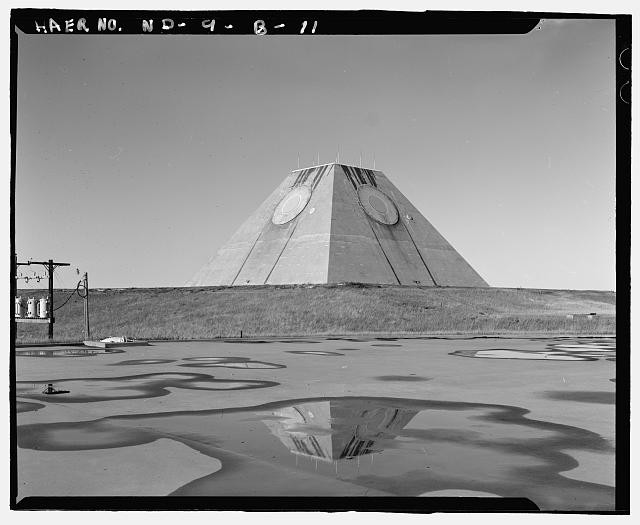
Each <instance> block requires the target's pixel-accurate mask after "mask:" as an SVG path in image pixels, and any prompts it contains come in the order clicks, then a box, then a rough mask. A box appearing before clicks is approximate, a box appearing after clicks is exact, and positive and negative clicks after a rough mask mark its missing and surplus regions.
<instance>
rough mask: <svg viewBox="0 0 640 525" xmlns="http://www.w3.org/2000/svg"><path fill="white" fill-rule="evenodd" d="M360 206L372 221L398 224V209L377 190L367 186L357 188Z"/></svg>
mask: <svg viewBox="0 0 640 525" xmlns="http://www.w3.org/2000/svg"><path fill="white" fill-rule="evenodd" d="M358 199H360V204H362V207H363V208H364V211H365V212H367V215H368V216H369V217H371V218H372V219H374V220H376V221H378V222H380V223H382V224H389V225H392V224H395V223H396V222H398V209H397V208H396V206H395V204H393V202H392V201H391V199H390V198H389V197H387V196H386V195H385V194H384V193H382V192H381V191H380V190H379V189H377V188H374V187H373V186H369V185H368V184H366V185H364V186H360V187H359V188H358Z"/></svg>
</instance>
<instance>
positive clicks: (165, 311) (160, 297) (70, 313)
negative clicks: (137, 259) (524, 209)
mask: <svg viewBox="0 0 640 525" xmlns="http://www.w3.org/2000/svg"><path fill="white" fill-rule="evenodd" d="M71 292H72V291H71V290H56V293H55V300H54V302H55V305H56V307H57V306H58V305H61V304H62V303H63V302H64V300H65V299H66V298H67V297H68V296H69V295H70V294H71ZM19 295H22V296H23V297H40V296H44V295H46V293H45V291H44V290H43V291H34V290H29V291H27V290H21V291H20V292H19ZM89 300H90V317H91V331H92V333H91V335H92V338H103V337H108V336H118V335H126V336H129V337H136V338H143V339H160V340H162V339H165V340H167V339H185V340H186V339H210V338H217V337H225V338H228V337H238V336H239V335H240V331H241V330H242V332H243V335H244V336H245V337H252V336H259V337H266V336H315V335H318V336H320V335H324V336H327V335H356V334H378V335H442V334H449V335H453V334H461V335H518V334H521V335H531V334H550V335H552V334H567V335H572V334H577V335H579V334H585V335H586V334H615V331H616V316H615V308H616V294H615V292H607V291H580V290H534V289H513V288H427V287H425V288H415V287H404V286H378V285H358V284H346V285H306V286H247V287H239V288H225V287H198V288H127V289H96V290H91V292H90V299H89ZM590 312H595V313H597V316H595V318H592V319H587V318H568V317H567V316H568V315H570V314H586V313H590ZM55 319H56V323H55V329H54V333H55V339H56V341H61V342H62V341H64V342H70V341H81V340H82V339H83V306H82V300H81V299H80V298H79V297H77V296H74V297H73V298H72V299H71V300H70V301H69V302H68V303H67V304H66V305H65V306H63V307H61V308H60V309H59V310H57V311H56V312H55ZM17 340H18V343H26V342H39V341H46V340H47V327H46V325H35V324H26V323H19V324H18V325H17Z"/></svg>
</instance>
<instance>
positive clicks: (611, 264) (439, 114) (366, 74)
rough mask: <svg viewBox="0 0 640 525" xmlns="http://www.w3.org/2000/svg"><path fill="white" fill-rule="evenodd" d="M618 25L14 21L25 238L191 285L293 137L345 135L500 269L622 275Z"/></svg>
mask: <svg viewBox="0 0 640 525" xmlns="http://www.w3.org/2000/svg"><path fill="white" fill-rule="evenodd" d="M614 31H615V28H614V22H613V21H608V20H591V21H590V20H571V21H563V22H557V21H546V22H544V23H543V24H542V25H541V27H540V28H539V29H537V30H534V31H533V32H531V33H530V34H528V35H518V36H515V35H509V36H378V37H376V36H340V37H323V36H319V35H316V36H313V37H311V36H308V37H287V36H267V37H257V36H226V35H225V36H209V35H207V36H159V35H158V36H152V35H145V36H123V35H118V36H109V35H100V36H98V35H93V36H80V35H59V36H55V37H48V38H47V37H44V36H37V35H22V34H21V35H20V36H19V56H18V123H17V171H16V177H17V182H16V247H17V252H18V257H19V259H20V260H24V259H27V258H34V259H48V258H50V257H52V258H55V259H56V260H61V261H65V262H70V263H72V265H73V268H76V267H78V268H80V270H81V271H83V272H84V271H87V272H89V278H90V284H91V285H92V286H93V287H126V286H138V287H146V286H181V285H183V284H184V283H185V281H187V280H188V279H189V278H190V277H191V276H192V275H193V274H194V273H195V272H196V271H197V270H198V269H199V268H200V267H201V266H202V265H203V264H205V262H206V261H207V259H208V257H209V256H210V255H212V254H213V253H215V251H216V250H217V249H218V248H220V247H221V246H222V244H223V243H224V242H225V241H226V240H227V239H228V237H229V236H230V235H231V234H232V233H233V232H234V231H235V229H236V228H237V227H238V226H239V225H240V224H241V223H242V221H243V220H244V219H245V218H246V217H247V216H248V215H249V214H250V213H251V212H252V211H253V210H254V209H255V208H256V207H257V206H259V204H260V203H261V202H262V201H263V200H264V198H266V196H267V195H268V194H269V193H270V192H271V191H272V190H273V189H274V188H275V187H276V186H277V185H278V184H279V183H280V182H281V180H282V179H283V178H284V177H285V176H286V175H287V173H288V172H289V171H290V170H291V169H295V168H296V167H297V155H298V153H299V155H300V165H301V167H302V166H305V165H311V164H315V163H316V161H315V158H316V155H317V154H318V153H319V155H320V161H321V162H329V161H332V160H333V159H334V158H335V155H336V149H337V147H338V145H339V147H340V159H341V161H342V162H345V163H352V164H358V162H359V156H360V152H361V151H362V154H363V165H364V166H371V165H372V164H373V161H372V159H373V155H374V153H375V159H376V167H377V168H378V169H381V170H383V171H384V172H385V174H386V175H387V176H388V177H389V178H390V179H391V180H392V181H393V182H394V184H395V185H396V186H397V187H398V188H399V189H400V190H401V191H402V192H403V193H404V194H405V195H406V196H407V197H408V198H409V199H411V200H412V202H413V203H414V204H415V205H416V206H417V208H418V209H420V210H421V211H422V213H423V214H424V215H425V217H426V218H427V219H429V220H430V221H431V222H432V223H433V224H434V226H435V227H436V228H437V229H438V230H439V231H440V232H441V233H442V234H443V235H444V236H445V237H446V238H447V239H448V240H449V242H450V243H451V244H452V245H453V246H454V247H455V248H456V249H457V250H458V251H459V252H460V253H461V254H462V255H463V256H464V257H465V258H466V259H467V261H468V262H469V263H470V264H471V265H472V266H473V267H474V268H475V269H476V270H477V271H478V272H479V273H480V274H481V275H482V277H484V279H485V280H487V281H488V282H489V284H491V285H493V286H523V287H542V288H579V289H615V250H614V248H615V191H614V190H615V84H614V78H615V77H614V71H615V70H614V67H615V52H614V49H615V48H614ZM65 272H66V273H65ZM59 275H60V278H61V281H59V282H57V283H56V284H57V285H66V286H72V285H74V284H75V280H76V279H75V275H72V273H71V270H62V271H60V273H59ZM20 286H22V284H20ZM40 286H41V284H40Z"/></svg>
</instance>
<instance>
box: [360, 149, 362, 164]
mask: <svg viewBox="0 0 640 525" xmlns="http://www.w3.org/2000/svg"><path fill="white" fill-rule="evenodd" d="M360 167H361V168H362V150H360Z"/></svg>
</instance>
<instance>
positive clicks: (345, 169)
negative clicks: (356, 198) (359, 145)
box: [343, 166, 358, 191]
mask: <svg viewBox="0 0 640 525" xmlns="http://www.w3.org/2000/svg"><path fill="white" fill-rule="evenodd" d="M343 168H344V169H343V171H344V174H345V175H346V176H347V179H349V182H350V183H351V184H352V185H353V189H354V190H356V191H357V190H358V185H357V184H356V182H355V181H354V180H353V177H352V176H351V172H350V171H349V168H348V167H347V166H343Z"/></svg>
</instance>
